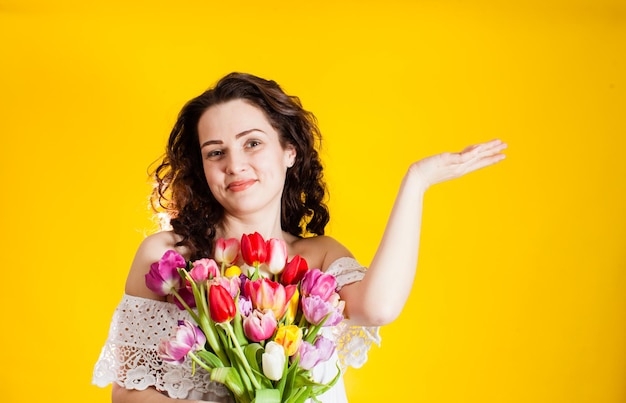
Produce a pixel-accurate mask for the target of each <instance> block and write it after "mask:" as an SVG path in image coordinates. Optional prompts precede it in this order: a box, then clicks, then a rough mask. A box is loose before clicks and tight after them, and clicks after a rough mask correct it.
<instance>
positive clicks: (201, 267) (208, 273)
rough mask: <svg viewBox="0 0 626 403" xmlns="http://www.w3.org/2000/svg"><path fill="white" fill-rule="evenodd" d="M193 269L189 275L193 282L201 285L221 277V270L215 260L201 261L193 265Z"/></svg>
mask: <svg viewBox="0 0 626 403" xmlns="http://www.w3.org/2000/svg"><path fill="white" fill-rule="evenodd" d="M192 265H193V268H192V269H191V270H189V275H190V276H191V278H192V279H193V281H195V282H198V283H201V282H203V281H206V280H208V279H211V278H213V277H217V276H218V275H219V272H220V270H219V268H218V267H217V263H215V260H213V259H206V258H204V259H199V260H196V261H194V262H193V263H192Z"/></svg>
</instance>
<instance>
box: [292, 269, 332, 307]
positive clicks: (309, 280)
mask: <svg viewBox="0 0 626 403" xmlns="http://www.w3.org/2000/svg"><path fill="white" fill-rule="evenodd" d="M336 289H337V280H336V279H335V276H333V275H332V274H326V273H324V272H322V271H321V270H319V269H313V270H309V271H307V272H306V273H305V274H304V278H303V279H302V286H301V288H300V291H301V292H302V295H303V296H305V297H308V296H310V295H317V296H318V297H320V298H321V299H323V300H324V301H328V298H330V296H331V295H332V294H334V293H335V290H336Z"/></svg>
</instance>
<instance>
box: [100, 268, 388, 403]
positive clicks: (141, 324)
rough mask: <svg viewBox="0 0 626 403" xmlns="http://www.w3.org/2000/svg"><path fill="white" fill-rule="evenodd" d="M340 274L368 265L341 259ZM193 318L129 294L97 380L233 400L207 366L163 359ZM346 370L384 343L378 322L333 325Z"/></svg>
mask: <svg viewBox="0 0 626 403" xmlns="http://www.w3.org/2000/svg"><path fill="white" fill-rule="evenodd" d="M327 272H328V273H331V274H333V275H335V276H336V277H337V284H338V288H341V287H343V286H345V285H347V284H351V283H354V282H356V281H359V280H361V279H362V278H363V276H364V275H365V272H366V269H365V268H364V267H363V266H361V265H359V264H358V262H357V261H356V260H354V259H352V258H340V259H338V260H337V261H335V262H333V263H332V264H331V265H330V267H329V268H328V270H327ZM182 319H187V320H191V319H190V317H189V314H188V313H187V312H186V311H184V310H180V309H179V308H178V307H177V306H176V305H174V304H170V303H168V302H164V301H156V300H152V299H147V298H141V297H135V296H132V295H127V294H124V296H123V298H122V301H121V302H120V304H119V305H118V306H117V308H116V309H115V312H114V314H113V318H112V320H111V326H110V329H109V335H108V338H107V341H106V344H105V345H104V347H103V348H102V351H101V353H100V357H99V359H98V361H97V363H96V365H95V368H94V372H93V379H92V383H93V384H95V385H97V386H100V387H104V386H107V385H109V384H111V383H113V382H115V383H117V384H118V385H120V386H122V387H124V388H126V389H137V390H144V389H146V388H148V387H151V386H154V387H155V388H156V389H157V390H159V391H162V392H164V393H166V394H167V395H168V396H170V397H172V398H177V399H185V398H187V399H203V400H213V401H216V402H230V401H231V400H230V394H229V392H228V389H227V388H226V387H225V386H224V385H222V384H220V383H217V382H212V381H210V379H209V376H210V375H209V374H208V373H207V372H206V371H204V370H203V369H202V368H196V373H195V375H194V376H192V369H191V362H190V360H186V361H185V362H184V363H183V365H180V366H178V365H171V364H168V363H164V362H163V361H161V359H160V358H159V357H158V353H157V348H158V344H159V341H160V340H161V339H163V338H166V339H169V338H170V337H171V336H172V335H173V333H174V331H175V329H176V326H177V324H178V320H182ZM332 335H333V336H334V337H335V340H336V342H337V354H338V358H339V363H340V366H341V368H342V370H345V369H347V367H348V366H351V367H354V368H359V367H361V366H362V365H363V364H364V363H365V362H366V361H367V352H368V350H369V348H370V347H371V345H372V344H373V343H375V344H377V345H379V344H380V336H379V335H378V327H360V326H351V325H348V324H346V323H344V322H342V323H340V324H339V325H337V326H335V327H334V328H333V329H332Z"/></svg>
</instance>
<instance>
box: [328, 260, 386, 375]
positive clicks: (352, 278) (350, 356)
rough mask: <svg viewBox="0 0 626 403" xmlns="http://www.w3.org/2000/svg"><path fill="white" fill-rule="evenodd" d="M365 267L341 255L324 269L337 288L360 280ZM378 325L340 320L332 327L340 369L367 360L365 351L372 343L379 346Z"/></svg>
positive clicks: (358, 365)
mask: <svg viewBox="0 0 626 403" xmlns="http://www.w3.org/2000/svg"><path fill="white" fill-rule="evenodd" d="M366 271H367V269H366V268H365V267H363V266H361V265H360V264H359V262H357V261H356V260H355V259H353V258H350V257H342V258H339V259H337V260H335V261H334V262H333V263H332V264H331V265H330V266H329V267H328V269H327V270H326V273H330V274H332V275H334V276H335V277H336V278H337V289H338V290H340V289H341V288H343V287H344V286H346V285H348V284H352V283H355V282H357V281H361V280H362V279H363V277H365V273H366ZM378 330H379V328H378V326H370V327H368V326H354V325H350V324H348V323H346V322H345V321H344V322H341V323H339V324H338V325H337V326H335V327H334V328H333V336H334V337H335V341H336V343H337V354H338V356H339V366H340V367H341V369H342V371H345V370H346V369H347V368H348V367H353V368H360V367H362V366H363V364H365V363H366V362H367V352H368V351H369V349H370V348H371V347H372V344H376V345H377V346H380V341H381V338H380V334H379V332H378Z"/></svg>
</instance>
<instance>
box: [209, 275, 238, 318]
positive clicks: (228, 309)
mask: <svg viewBox="0 0 626 403" xmlns="http://www.w3.org/2000/svg"><path fill="white" fill-rule="evenodd" d="M209 311H210V314H211V319H213V321H214V322H216V323H224V322H230V321H231V320H232V319H233V318H234V317H235V315H236V314H237V307H236V306H235V301H234V300H233V297H231V296H230V292H228V290H227V289H226V288H224V287H222V286H221V285H219V284H213V285H211V287H210V289H209Z"/></svg>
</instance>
